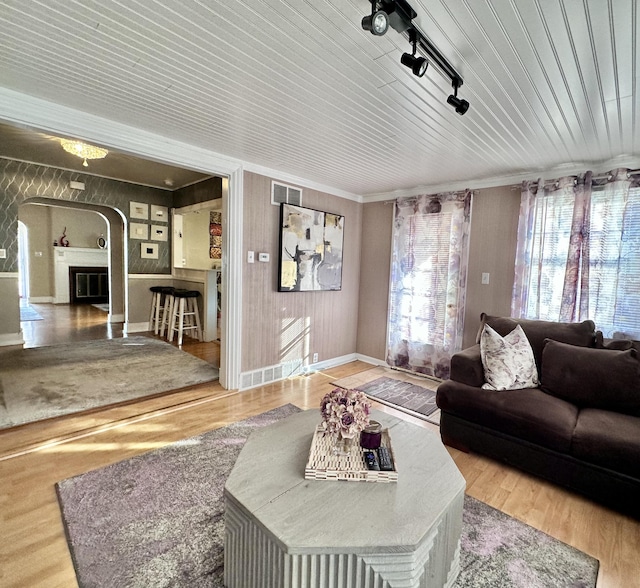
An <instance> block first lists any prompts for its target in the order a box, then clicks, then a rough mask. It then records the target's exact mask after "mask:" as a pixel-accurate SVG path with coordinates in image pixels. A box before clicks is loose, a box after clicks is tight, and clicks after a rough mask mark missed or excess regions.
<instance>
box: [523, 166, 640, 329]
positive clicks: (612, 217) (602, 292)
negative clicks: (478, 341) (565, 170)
mask: <svg viewBox="0 0 640 588" xmlns="http://www.w3.org/2000/svg"><path fill="white" fill-rule="evenodd" d="M522 188H523V189H522V199H521V207H520V223H519V227H518V248H517V253H516V272H515V281H514V289H513V299H512V308H511V311H512V316H514V317H522V318H532V319H543V320H554V321H564V322H570V321H580V320H585V319H592V320H594V321H595V323H596V326H597V328H598V329H600V330H602V331H603V333H604V334H605V336H607V337H613V336H632V337H633V338H640V189H639V188H638V182H637V181H636V180H634V179H633V178H630V177H629V175H628V170H626V169H619V170H614V171H613V172H611V173H610V174H609V176H608V177H607V178H605V179H603V180H593V177H592V174H591V172H587V173H585V174H583V175H580V176H576V177H567V178H561V179H560V180H558V181H557V182H554V183H552V184H546V185H544V187H543V186H542V183H541V182H540V183H539V185H536V184H534V183H530V182H526V183H524V184H523V187H522Z"/></svg>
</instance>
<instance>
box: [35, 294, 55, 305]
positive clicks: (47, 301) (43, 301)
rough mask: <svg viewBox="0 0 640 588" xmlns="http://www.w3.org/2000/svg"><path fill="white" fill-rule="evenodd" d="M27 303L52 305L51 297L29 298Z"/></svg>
mask: <svg viewBox="0 0 640 588" xmlns="http://www.w3.org/2000/svg"><path fill="white" fill-rule="evenodd" d="M29 302H33V303H34V304H53V296H29Z"/></svg>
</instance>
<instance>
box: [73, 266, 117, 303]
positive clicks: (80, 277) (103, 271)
mask: <svg viewBox="0 0 640 588" xmlns="http://www.w3.org/2000/svg"><path fill="white" fill-rule="evenodd" d="M69 301H70V302H71V304H83V303H91V304H96V303H100V302H109V274H108V269H107V268H106V267H84V266H83V267H78V266H72V267H70V268H69Z"/></svg>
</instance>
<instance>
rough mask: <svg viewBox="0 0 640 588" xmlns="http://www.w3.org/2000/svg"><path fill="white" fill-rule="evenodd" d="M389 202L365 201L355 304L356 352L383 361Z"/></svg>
mask: <svg viewBox="0 0 640 588" xmlns="http://www.w3.org/2000/svg"><path fill="white" fill-rule="evenodd" d="M392 227H393V204H385V203H384V202H374V203H370V204H365V205H364V206H363V213H362V253H361V256H360V292H359V305H358V345H357V352H358V353H360V354H362V355H366V356H368V357H372V358H374V359H379V360H382V361H384V360H385V357H386V337H387V308H388V301H389V271H390V269H391V268H390V264H391V231H392Z"/></svg>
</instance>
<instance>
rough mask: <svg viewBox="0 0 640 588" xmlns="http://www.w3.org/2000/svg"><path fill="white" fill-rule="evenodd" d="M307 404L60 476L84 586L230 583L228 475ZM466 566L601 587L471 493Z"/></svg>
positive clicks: (489, 578) (529, 580) (490, 585)
mask: <svg viewBox="0 0 640 588" xmlns="http://www.w3.org/2000/svg"><path fill="white" fill-rule="evenodd" d="M298 411H299V409H298V408H296V407H295V406H292V405H290V404H289V405H286V406H283V407H280V408H277V409H274V410H272V411H269V412H267V413H264V414H261V415H258V416H256V417H253V418H251V419H248V420H245V421H241V422H239V423H235V424H233V425H230V426H228V427H224V428H221V429H217V430H214V431H209V432H207V433H204V434H203V435H200V436H198V437H192V438H190V439H186V440H184V441H182V442H179V443H175V444H173V445H169V446H167V447H164V448H161V449H158V450H156V451H152V452H149V453H145V454H143V455H140V456H137V457H134V458H132V459H128V460H125V461H121V462H119V463H116V464H113V465H111V466H108V467H106V468H102V469H99V470H95V471H92V472H88V473H86V474H82V475H80V476H76V477H74V478H69V479H67V480H64V481H62V482H60V483H59V484H58V485H57V487H56V488H57V492H58V498H59V501H60V505H61V509H62V517H63V521H64V525H65V530H66V533H67V538H68V541H69V548H70V551H71V554H72V558H73V561H74V565H75V567H76V573H77V577H78V582H79V584H80V586H81V587H82V588H88V587H96V588H97V587H104V586H109V587H111V588H124V587H127V588H129V587H140V588H147V587H148V586H154V587H161V586H167V587H168V586H171V587H173V588H179V587H184V588H199V587H203V588H204V587H205V586H206V587H221V586H223V584H222V572H223V545H224V543H223V541H224V516H223V515H224V513H223V504H224V503H223V488H224V484H225V480H226V478H227V476H228V474H229V472H230V471H231V469H232V467H233V464H234V462H235V460H236V458H237V456H238V454H239V452H240V450H241V448H242V445H243V444H244V441H245V440H246V439H247V437H248V435H249V434H250V433H251V431H252V430H254V429H256V428H257V427H262V426H265V425H268V424H271V423H273V422H275V421H277V420H279V419H281V418H284V417H286V416H288V415H290V414H293V413H294V412H298ZM301 476H302V472H301ZM322 483H325V482H322ZM326 483H333V482H326ZM343 483H348V482H336V483H335V484H336V487H339V485H340V484H343ZM461 568H462V570H461V573H460V576H459V578H458V581H457V582H456V584H455V585H456V586H457V587H459V588H497V587H500V588H534V587H540V588H542V587H544V588H593V587H594V586H595V583H596V578H597V572H598V561H597V560H596V559H594V558H592V557H590V556H588V555H586V554H585V553H582V552H581V551H578V550H577V549H575V548H573V547H571V546H569V545H566V544H564V543H562V542H560V541H558V540H556V539H554V538H552V537H550V536H548V535H546V534H544V533H542V532H540V531H538V530H536V529H534V528H532V527H529V526H527V525H525V524H523V523H521V522H519V521H517V520H516V519H514V518H512V517H509V516H508V515H506V514H504V513H501V512H500V511H497V510H495V509H493V508H491V507H489V506H487V505H486V504H484V503H482V502H480V501H478V500H475V499H473V498H470V497H466V498H465V506H464V516H463V532H462V538H461Z"/></svg>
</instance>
